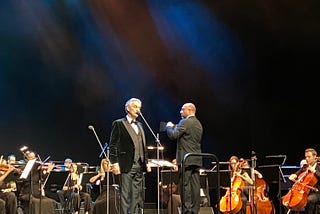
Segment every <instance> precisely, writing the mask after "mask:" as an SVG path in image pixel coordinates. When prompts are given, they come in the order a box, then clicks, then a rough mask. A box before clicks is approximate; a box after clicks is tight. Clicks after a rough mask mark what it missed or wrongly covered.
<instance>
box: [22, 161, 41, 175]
mask: <svg viewBox="0 0 320 214" xmlns="http://www.w3.org/2000/svg"><path fill="white" fill-rule="evenodd" d="M36 160H37V159H32V160H29V161H28V163H27V165H26V167H25V168H24V170H23V172H22V174H21V176H20V178H22V179H27V177H28V175H29V173H30V171H31V169H32V167H33V165H34V164H35V162H36Z"/></svg>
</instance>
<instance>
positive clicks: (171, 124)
mask: <svg viewBox="0 0 320 214" xmlns="http://www.w3.org/2000/svg"><path fill="white" fill-rule="evenodd" d="M166 126H169V127H174V124H173V123H172V122H168V123H167V125H166Z"/></svg>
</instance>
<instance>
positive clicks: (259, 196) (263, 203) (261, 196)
mask: <svg viewBox="0 0 320 214" xmlns="http://www.w3.org/2000/svg"><path fill="white" fill-rule="evenodd" d="M267 189H268V185H267V183H266V181H265V180H264V179H263V178H259V177H258V176H257V175H255V188H254V189H253V200H252V198H250V203H249V205H247V207H246V214H256V213H259V214H275V207H274V204H273V203H272V201H271V200H270V199H269V197H268V195H267ZM251 195H252V193H250V196H251Z"/></svg>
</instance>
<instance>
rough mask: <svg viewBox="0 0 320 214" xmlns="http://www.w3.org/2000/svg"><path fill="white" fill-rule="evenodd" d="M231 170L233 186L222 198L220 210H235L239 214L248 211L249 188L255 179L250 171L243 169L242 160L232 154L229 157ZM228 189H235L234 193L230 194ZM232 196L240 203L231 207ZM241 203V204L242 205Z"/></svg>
mask: <svg viewBox="0 0 320 214" xmlns="http://www.w3.org/2000/svg"><path fill="white" fill-rule="evenodd" d="M228 167H229V170H230V177H231V187H230V188H228V189H227V192H226V195H225V196H224V197H222V198H221V200H220V211H222V212H223V210H221V209H222V208H223V209H225V210H228V211H231V212H232V211H233V209H234V210H237V211H234V212H235V213H238V214H245V213H246V204H247V201H248V199H249V189H248V188H247V187H248V186H249V185H253V180H252V179H251V177H250V176H249V174H248V172H246V171H245V170H242V168H241V162H240V160H239V158H238V157H237V156H231V157H230V159H229V166H228ZM228 191H235V192H234V193H233V192H232V194H229V192H228ZM230 197H237V198H239V200H235V201H236V202H238V205H239V206H238V205H234V207H229V202H228V201H230V200H232V198H231V199H228V198H230ZM240 205H241V206H240Z"/></svg>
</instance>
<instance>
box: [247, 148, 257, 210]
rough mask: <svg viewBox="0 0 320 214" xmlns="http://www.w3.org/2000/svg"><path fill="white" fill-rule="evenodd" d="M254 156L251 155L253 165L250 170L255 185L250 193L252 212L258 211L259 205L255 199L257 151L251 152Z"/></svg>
mask: <svg viewBox="0 0 320 214" xmlns="http://www.w3.org/2000/svg"><path fill="white" fill-rule="evenodd" d="M251 154H252V156H251V167H250V171H251V179H252V181H253V185H252V191H251V193H249V195H251V196H250V197H251V204H252V207H251V212H252V213H255V212H254V211H257V210H258V209H257V208H258V207H257V202H256V201H255V200H254V192H255V190H256V176H255V173H254V170H255V168H256V161H257V157H256V153H255V152H254V151H252V152H251Z"/></svg>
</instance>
